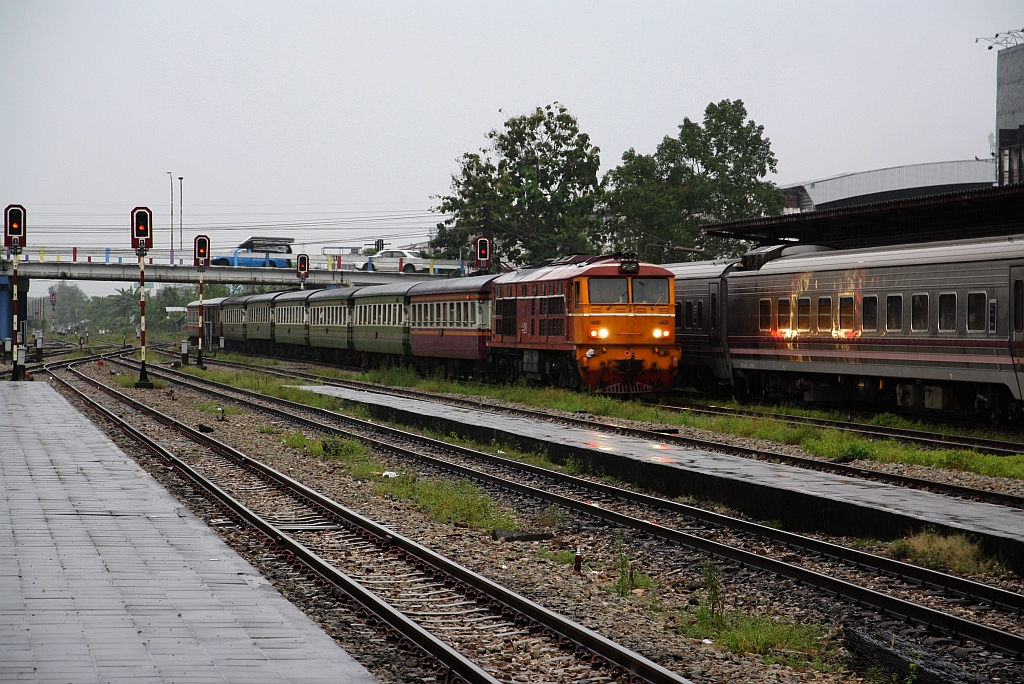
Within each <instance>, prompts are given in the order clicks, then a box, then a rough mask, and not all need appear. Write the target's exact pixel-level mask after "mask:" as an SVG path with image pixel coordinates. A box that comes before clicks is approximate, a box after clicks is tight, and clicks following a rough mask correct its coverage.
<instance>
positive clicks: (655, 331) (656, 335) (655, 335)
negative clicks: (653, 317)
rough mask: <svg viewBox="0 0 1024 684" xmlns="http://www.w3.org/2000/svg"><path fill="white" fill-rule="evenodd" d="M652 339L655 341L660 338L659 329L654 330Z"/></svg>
mask: <svg viewBox="0 0 1024 684" xmlns="http://www.w3.org/2000/svg"><path fill="white" fill-rule="evenodd" d="M654 337H655V339H657V338H659V337H661V328H655V329H654Z"/></svg>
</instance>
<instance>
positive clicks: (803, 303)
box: [796, 297, 811, 330]
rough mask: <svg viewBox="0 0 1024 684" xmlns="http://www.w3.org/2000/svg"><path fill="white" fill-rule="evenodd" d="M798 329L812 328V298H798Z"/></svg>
mask: <svg viewBox="0 0 1024 684" xmlns="http://www.w3.org/2000/svg"><path fill="white" fill-rule="evenodd" d="M796 327H797V330H810V329H811V298H810V297H800V298H798V299H797V300H796Z"/></svg>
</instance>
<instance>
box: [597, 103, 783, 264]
mask: <svg viewBox="0 0 1024 684" xmlns="http://www.w3.org/2000/svg"><path fill="white" fill-rule="evenodd" d="M776 165H777V162H776V159H775V154H774V153H773V152H772V150H771V141H770V140H769V139H768V138H765V137H764V126H759V125H757V124H755V123H754V122H753V121H751V120H749V119H747V110H746V107H745V106H744V105H743V101H742V100H722V101H721V102H719V103H718V104H715V103H714V102H712V103H710V104H708V106H707V108H706V109H705V110H704V123H703V125H701V124H700V123H697V122H694V121H691V120H690V119H689V118H684V119H683V123H682V124H681V125H680V126H679V136H678V137H675V138H673V137H671V136H665V138H664V139H663V140H662V141H661V143H660V144H659V145H658V147H657V149H656V150H655V152H654V154H653V155H644V154H640V153H638V152H637V151H636V150H634V149H630V150H628V151H626V152H625V153H624V154H623V155H622V163H621V164H620V165H619V166H618V167H616V168H614V169H612V170H611V171H609V172H608V173H607V174H606V175H605V178H604V183H605V186H606V192H605V195H604V197H603V201H602V209H603V210H604V216H603V221H602V223H601V224H600V226H598V227H597V228H596V229H595V230H594V231H593V232H592V233H591V237H592V239H593V240H594V242H596V243H598V244H601V245H603V246H606V247H608V248H611V249H613V250H618V251H626V252H636V253H637V254H640V255H642V256H644V257H645V258H646V259H648V260H651V261H654V262H666V261H681V260H686V259H695V258H696V259H709V258H717V257H723V256H735V255H737V254H741V253H743V252H744V251H746V249H747V248H748V245H746V244H744V243H742V242H740V241H737V240H726V239H722V238H709V237H708V236H706V235H704V234H702V233H701V232H700V230H699V227H700V226H702V225H707V224H710V223H718V222H721V221H731V220H737V219H743V218H752V217H758V216H775V215H778V214H780V213H782V207H783V205H784V201H783V195H782V192H781V191H780V190H779V189H778V188H777V187H776V186H775V184H774V183H772V182H771V181H766V180H764V177H765V176H766V175H767V174H768V173H769V172H775V170H776ZM667 246H680V247H699V248H703V249H704V250H705V253H704V254H702V255H693V254H689V255H681V254H680V253H679V252H674V251H671V250H669V249H666V247H667Z"/></svg>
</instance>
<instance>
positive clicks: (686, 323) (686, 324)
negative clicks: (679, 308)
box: [683, 302, 693, 330]
mask: <svg viewBox="0 0 1024 684" xmlns="http://www.w3.org/2000/svg"><path fill="white" fill-rule="evenodd" d="M692 327H693V302H686V313H685V314H684V315H683V328H684V329H685V330H689V329H690V328H692Z"/></svg>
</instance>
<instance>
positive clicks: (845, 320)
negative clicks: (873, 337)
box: [839, 297, 853, 330]
mask: <svg viewBox="0 0 1024 684" xmlns="http://www.w3.org/2000/svg"><path fill="white" fill-rule="evenodd" d="M839 329H840V330H853V297H840V298H839Z"/></svg>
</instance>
